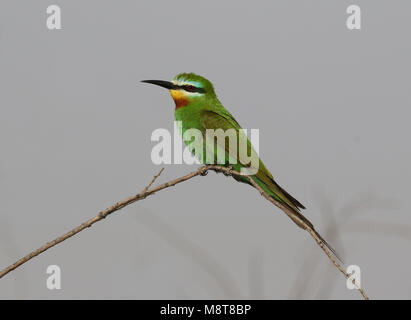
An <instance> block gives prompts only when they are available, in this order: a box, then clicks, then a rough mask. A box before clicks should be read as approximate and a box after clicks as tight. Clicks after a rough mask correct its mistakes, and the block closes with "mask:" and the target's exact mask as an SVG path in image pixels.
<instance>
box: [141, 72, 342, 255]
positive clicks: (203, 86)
mask: <svg viewBox="0 0 411 320" xmlns="http://www.w3.org/2000/svg"><path fill="white" fill-rule="evenodd" d="M143 82H146V83H151V84H155V85H158V86H161V87H164V88H166V89H168V90H170V93H171V96H172V97H173V99H174V102H175V103H176V110H175V120H176V121H181V133H182V135H183V140H184V142H185V143H186V145H187V147H188V148H189V150H190V151H191V152H193V151H198V150H199V149H200V150H201V152H200V153H198V152H194V154H195V155H196V156H197V157H198V159H199V160H200V162H201V163H203V164H211V163H212V164H217V165H221V166H225V167H228V166H232V168H233V169H234V170H235V171H238V172H242V169H247V168H248V169H254V171H253V173H250V172H248V175H249V177H251V178H252V179H253V180H254V181H255V182H256V183H257V184H258V185H259V186H260V187H261V188H262V189H263V190H264V191H265V192H266V193H267V194H268V195H270V196H271V197H272V198H274V199H275V200H277V201H279V202H281V203H282V204H283V205H285V206H286V207H288V208H289V209H290V210H287V214H288V215H289V214H290V212H289V211H291V213H292V216H290V218H292V220H293V221H294V222H295V223H296V224H297V225H298V226H299V227H301V228H303V229H306V228H307V226H309V227H310V228H311V230H312V231H313V232H315V234H316V235H317V236H318V238H319V239H321V241H322V242H323V244H325V245H326V246H327V247H328V248H329V249H330V250H331V251H332V252H333V253H334V254H335V255H336V257H337V258H338V255H337V254H336V253H335V250H334V249H333V248H332V247H331V246H330V245H329V244H328V243H327V242H326V241H325V240H324V239H323V238H322V237H321V235H320V234H319V233H318V232H317V231H315V229H314V226H313V225H312V223H311V222H310V221H309V220H308V219H307V218H305V217H304V216H303V215H302V214H301V212H300V209H305V208H304V206H303V205H302V204H301V203H300V202H299V201H298V200H296V199H295V198H294V197H292V196H291V195H290V194H289V193H288V192H286V191H285V190H284V189H283V188H281V187H280V186H279V185H278V184H277V183H276V182H275V181H274V178H273V176H272V174H271V173H270V171H268V169H267V168H266V167H265V165H264V164H263V162H262V161H261V159H260V158H258V156H257V155H256V153H255V151H254V149H253V147H252V145H251V143H250V141H249V140H248V139H247V138H246V137H245V136H244V134H243V133H242V131H241V126H240V125H239V124H238V122H237V121H236V120H235V119H234V117H233V116H232V115H231V114H230V113H229V112H228V111H227V110H226V109H225V108H224V107H223V105H222V104H221V103H220V101H219V100H218V98H217V96H216V94H215V92H214V87H213V85H212V83H211V82H210V81H208V80H207V79H205V78H203V77H201V76H199V75H196V74H194V73H181V74H179V75H177V76H176V77H175V78H174V80H173V81H172V82H169V81H163V80H144V81H143ZM190 129H197V132H196V134H197V135H198V136H200V137H202V138H203V139H202V141H198V139H196V138H194V139H193V137H189V133H191V132H192V131H191V130H190ZM207 129H213V130H218V129H221V130H223V131H224V132H227V130H231V131H233V132H234V133H235V135H237V137H239V136H241V135H242V137H245V139H244V141H246V144H247V147H248V150H249V151H248V152H247V153H248V155H250V154H253V153H254V155H255V157H253V158H252V159H253V160H255V161H251V163H249V162H247V161H244V162H243V163H241V160H242V157H241V156H239V154H240V155H244V150H243V153H241V151H239V148H238V146H239V143H238V141H237V140H238V139H235V140H236V141H237V150H234V151H233V149H236V148H232V147H231V148H230V147H229V146H230V145H229V139H220V140H218V139H217V143H215V139H214V136H212V134H210V132H207ZM185 134H187V135H185ZM207 137H212V140H211V139H207ZM204 142H206V143H204ZM207 150H210V151H212V152H213V154H214V155H215V156H217V155H218V153H219V152H218V151H220V153H222V154H223V155H224V156H225V158H224V159H222V160H223V161H221V164H218V163H217V162H215V160H217V157H216V158H215V159H207V156H206V154H207ZM207 160H211V163H210V162H207ZM232 160H236V163H233V161H232ZM247 160H248V159H247ZM253 163H254V166H253ZM257 163H258V168H257V165H256V164H257ZM257 169H258V170H257ZM235 179H236V180H238V181H241V182H244V183H247V184H251V183H250V181H249V180H248V179H247V178H245V177H243V176H240V177H238V176H235ZM294 218H298V219H294ZM301 220H302V221H304V222H305V225H304V224H303V223H301ZM338 259H339V258H338ZM340 260H341V259H340Z"/></svg>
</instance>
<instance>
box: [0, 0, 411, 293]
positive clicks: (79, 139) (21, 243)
mask: <svg viewBox="0 0 411 320" xmlns="http://www.w3.org/2000/svg"><path fill="white" fill-rule="evenodd" d="M354 2H355V4H357V5H359V6H360V8H361V12H362V29H361V30H348V29H347V27H346V19H347V17H348V14H347V13H346V9H347V7H348V6H349V5H350V4H353V1H345V0H341V1H338V2H337V1H326V0H317V1H295V0H287V1H286V0H281V1H253V2H250V1H214V0H213V1H211V0H209V1H188V0H187V1H180V0H176V1H96V0H95V1H91V0H87V1H80V0H71V1H61V0H60V1H57V0H55V1H52V2H50V1H43V0H37V1H28V0H25V1H21V0H20V1H19V0H13V1H11V0H3V1H1V2H0V268H5V267H6V266H8V265H9V264H12V263H14V262H15V261H16V260H17V259H19V258H20V257H21V256H23V255H25V254H27V253H28V252H30V251H31V250H33V249H36V248H38V247H40V246H41V245H43V244H44V243H45V242H47V241H50V240H52V239H54V238H55V237H57V236H59V235H61V234H62V233H65V232H67V231H68V230H70V229H71V228H73V227H75V226H77V225H78V224H80V223H82V222H84V221H85V220H87V219H89V218H91V217H92V216H94V215H96V214H97V212H98V211H100V210H102V209H105V208H106V207H108V206H110V205H111V204H113V203H115V202H116V201H118V200H122V199H124V198H126V197H128V196H130V195H133V194H136V193H138V192H139V191H141V190H142V189H143V188H144V187H145V186H146V185H147V183H148V182H149V181H150V180H151V179H152V177H153V175H154V174H156V173H157V172H158V171H159V170H160V166H156V165H154V164H153V163H152V161H151V158H150V153H151V149H152V147H153V146H154V145H155V142H151V141H150V137H151V133H152V132H153V131H154V130H155V129H157V128H165V129H168V130H170V131H171V132H172V130H173V119H174V118H173V112H174V103H173V101H172V99H171V97H170V96H169V94H168V92H167V91H166V90H164V89H160V88H158V87H155V86H149V85H145V84H142V83H140V82H139V81H140V80H143V79H163V80H171V79H172V78H173V77H174V76H175V75H176V74H178V73H180V72H195V73H198V74H201V75H203V76H205V77H206V78H208V79H210V80H211V81H212V82H213V83H214V85H215V89H216V92H217V94H218V96H219V98H220V100H221V102H222V103H223V104H224V105H225V107H226V108H227V109H228V110H229V111H230V112H231V113H232V114H233V115H234V117H235V118H236V119H237V120H238V122H239V123H240V124H241V125H242V126H243V128H248V129H251V128H258V129H259V130H260V155H261V157H262V159H263V161H264V162H265V164H266V166H267V167H268V168H269V169H270V170H271V172H272V173H273V175H274V177H275V178H276V180H277V182H278V183H279V184H280V185H281V186H283V187H284V188H285V189H286V190H287V191H289V192H290V193H291V194H292V195H294V196H295V197H296V198H297V199H298V200H300V201H301V202H302V203H303V204H304V205H305V206H306V207H307V208H308V209H307V210H305V211H304V214H305V215H306V216H307V217H308V218H309V219H310V220H311V221H312V222H313V223H314V225H315V226H316V228H317V229H318V230H319V231H320V232H321V233H322V234H323V236H324V237H325V238H326V239H327V241H328V242H329V243H331V244H332V245H333V246H334V247H335V249H336V250H337V251H338V252H339V253H340V255H341V256H343V258H344V261H345V263H346V266H348V265H351V264H355V265H358V266H359V267H360V268H361V282H362V286H363V287H364V289H365V290H366V292H367V293H368V295H369V296H370V298H384V299H394V298H399V299H409V298H411V278H410V277H409V270H410V268H411V255H410V250H409V245H410V241H411V216H410V212H409V206H408V202H409V197H410V195H409V193H410V183H409V182H410V178H411V172H410V163H411V148H410V143H409V137H410V126H409V119H410V115H411V112H410V102H411V94H410V71H411V70H410V60H409V59H410V53H411V44H410V41H408V40H407V39H408V37H409V30H410V27H411V19H410V16H409V12H410V10H411V3H410V2H406V1H398V0H394V1H386V0H385V1H378V0H375V1H363V0H356V1H354ZM50 4H56V5H59V6H60V8H61V14H62V18H61V19H62V20H61V22H62V29H61V30H49V29H47V27H46V19H47V16H48V15H47V13H46V8H47V7H48V6H49V5H50ZM164 167H165V171H164V173H163V174H162V176H161V177H160V178H159V179H158V181H157V183H161V182H165V181H168V180H171V179H173V178H176V177H179V176H181V175H184V174H186V173H188V172H190V171H193V170H195V169H196V168H197V166H196V165H192V166H190V165H186V164H182V165H166V166H164ZM54 264H55V265H58V266H60V268H61V286H62V288H61V290H49V289H47V287H46V279H47V277H48V274H47V273H46V269H47V266H49V265H54ZM0 298H2V299H70V298H79V299H86V298H91V299H94V298H95V299H100V298H112V299H197V298H201V299H209V298H214V299H234V298H247V299H248V298H250V299H290V298H293V299H360V298H361V296H360V294H359V293H358V292H356V291H355V290H348V289H347V287H346V280H345V279H344V277H343V276H342V274H340V273H339V272H338V270H337V269H335V268H334V266H333V265H332V264H331V263H330V262H329V260H328V259H327V257H326V256H325V255H324V253H323V252H322V251H321V250H320V248H319V247H318V246H317V245H316V243H315V242H314V240H313V239H312V238H311V237H310V236H309V235H308V233H306V232H304V231H302V230H301V229H299V228H297V227H296V226H295V224H294V223H293V222H292V221H290V220H289V219H288V218H287V217H286V216H285V215H284V214H283V213H282V212H281V211H280V210H278V209H277V208H275V207H273V206H272V204H270V203H269V202H267V201H266V200H264V199H263V198H262V197H261V196H260V194H259V193H258V192H257V191H255V190H254V189H252V188H251V187H249V186H247V185H244V184H240V183H237V182H235V181H234V180H233V179H231V178H226V177H224V176H223V175H221V174H220V175H216V174H214V173H210V174H209V175H208V176H207V177H206V178H203V177H198V178H195V179H192V180H190V181H188V182H185V183H183V184H181V185H179V186H177V187H174V188H169V189H166V190H164V191H162V192H159V193H157V194H156V195H154V196H152V197H150V198H147V199H146V200H144V201H141V202H138V203H136V204H133V205H131V206H129V207H127V208H125V209H123V210H121V211H120V212H117V213H115V214H113V215H112V216H110V217H109V218H108V219H106V220H104V221H103V222H100V223H98V224H96V225H94V226H93V227H92V228H90V229H87V230H85V231H83V232H81V233H80V234H79V235H77V236H75V237H73V238H71V239H69V240H67V241H65V242H63V243H62V244H60V245H58V246H56V247H54V248H52V249H51V250H49V251H47V252H45V253H43V254H42V255H40V256H39V257H37V258H35V259H33V260H31V261H30V262H28V263H26V264H25V265H23V266H22V267H20V268H19V269H17V270H16V271H13V272H12V273H10V274H8V275H7V276H5V277H4V278H3V279H1V280H0Z"/></svg>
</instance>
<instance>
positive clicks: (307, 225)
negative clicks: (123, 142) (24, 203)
mask: <svg viewBox="0 0 411 320" xmlns="http://www.w3.org/2000/svg"><path fill="white" fill-rule="evenodd" d="M163 170H164V168H163V169H161V170H160V172H159V173H158V174H157V175H156V176H154V177H153V179H152V180H151V181H150V183H149V184H148V185H147V186H146V187H145V188H144V189H143V191H141V192H140V193H138V194H136V195H134V196H131V197H129V198H127V199H125V200H123V201H120V202H117V203H115V204H114V205H112V206H111V207H109V208H107V209H105V210H103V211H101V212H99V213H98V214H97V215H96V216H95V217H93V218H91V219H89V220H88V221H86V222H84V223H82V224H81V225H79V226H78V227H76V228H74V229H72V230H71V231H69V232H67V233H66V234H64V235H62V236H60V237H58V238H56V239H54V240H53V241H50V242H47V243H46V244H45V245H43V246H42V247H40V248H38V249H37V250H34V251H32V252H31V253H29V254H28V255H26V256H25V257H23V258H21V259H20V260H18V261H17V262H15V263H14V264H12V265H10V266H8V267H7V268H5V269H4V270H2V271H0V279H1V278H3V277H4V276H5V275H6V274H8V273H9V272H11V271H13V270H15V269H16V268H18V267H20V266H21V265H23V264H24V263H26V262H27V261H29V260H31V259H32V258H34V257H36V256H38V255H39V254H41V253H43V252H44V251H46V250H48V249H50V248H51V247H54V246H55V245H57V244H59V243H60V242H63V241H65V240H67V239H68V238H70V237H72V236H74V235H76V234H77V233H79V232H81V231H83V230H84V229H85V228H89V227H91V226H92V225H93V224H95V223H96V222H98V221H100V220H102V219H104V218H106V217H107V216H108V215H110V214H111V213H113V212H115V211H118V210H120V209H122V208H124V207H126V206H128V205H130V204H132V203H134V202H136V201H139V200H142V199H145V198H146V197H148V196H151V195H153V194H154V193H156V192H158V191H160V190H163V189H166V188H168V187H171V186H175V185H177V184H179V183H181V182H184V181H187V180H189V179H191V178H194V177H196V176H199V175H201V176H205V175H206V174H207V172H208V171H210V170H211V171H215V172H222V173H224V174H225V175H229V176H242V177H245V178H246V179H248V181H249V182H250V184H251V185H253V186H254V187H255V188H256V189H257V190H258V191H259V192H260V193H261V195H262V196H263V197H264V198H266V199H267V200H268V201H270V202H271V203H273V204H274V205H275V206H277V207H278V208H280V209H281V210H282V211H283V212H284V213H285V214H286V215H288V216H289V217H290V218H291V219H292V220H293V221H294V222H295V223H296V224H297V225H298V226H300V227H301V228H302V229H304V230H306V231H307V232H308V233H309V234H310V235H311V236H312V237H313V238H314V240H315V241H316V242H317V244H318V245H319V246H320V248H321V249H322V250H323V251H324V253H325V254H326V255H327V257H328V258H329V259H330V261H331V262H332V263H333V264H334V265H335V266H336V267H337V269H338V270H339V271H340V272H341V273H342V274H344V276H345V277H346V278H347V279H349V278H350V275H349V274H348V273H347V272H345V270H344V269H343V268H342V267H341V265H340V264H339V263H338V262H337V261H336V260H335V259H334V257H333V255H332V254H331V252H330V251H329V250H328V249H327V247H326V246H325V244H324V241H323V239H322V238H321V236H320V235H319V233H318V232H317V231H315V229H314V227H313V225H312V224H311V222H309V221H308V220H307V219H306V218H305V217H304V216H302V215H300V216H298V215H296V214H295V212H294V211H292V210H291V209H290V208H289V207H287V206H286V205H284V204H283V203H281V202H279V201H277V200H275V199H274V198H272V197H271V196H270V195H268V194H267V193H266V192H265V191H264V190H263V189H262V188H261V187H260V186H259V185H258V184H257V183H256V182H255V181H254V180H253V179H252V178H251V177H250V176H247V175H243V174H241V173H240V172H237V171H234V170H232V168H230V167H228V168H227V167H221V166H216V165H206V166H202V167H200V168H199V169H198V170H196V171H193V172H191V173H189V174H187V175H185V176H183V177H180V178H177V179H174V180H171V181H169V182H166V183H163V184H160V185H158V186H157V187H153V188H152V189H150V188H151V186H152V185H153V183H154V182H155V181H156V179H157V178H158V177H159V176H160V175H161V173H162V172H163ZM351 281H352V283H353V284H354V285H355V286H356V287H357V289H358V290H359V291H360V293H361V294H362V296H363V297H364V299H367V300H368V296H367V295H366V294H365V292H364V290H363V289H362V288H360V287H359V286H358V285H357V284H356V283H355V280H354V279H351Z"/></svg>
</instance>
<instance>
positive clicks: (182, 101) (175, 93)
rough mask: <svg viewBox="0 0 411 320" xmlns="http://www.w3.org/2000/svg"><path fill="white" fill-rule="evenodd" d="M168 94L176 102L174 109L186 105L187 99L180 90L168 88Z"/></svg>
mask: <svg viewBox="0 0 411 320" xmlns="http://www.w3.org/2000/svg"><path fill="white" fill-rule="evenodd" d="M170 94H171V96H172V97H173V100H174V102H175V104H176V109H178V108H181V107H184V106H186V105H188V102H189V101H188V99H187V96H186V95H185V94H184V92H183V91H182V90H170Z"/></svg>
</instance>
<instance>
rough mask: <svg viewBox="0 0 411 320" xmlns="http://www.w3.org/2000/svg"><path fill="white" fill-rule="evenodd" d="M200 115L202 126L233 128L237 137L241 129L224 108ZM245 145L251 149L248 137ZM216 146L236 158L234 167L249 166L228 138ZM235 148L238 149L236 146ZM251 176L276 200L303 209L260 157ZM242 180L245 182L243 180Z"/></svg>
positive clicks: (293, 207) (208, 127)
mask: <svg viewBox="0 0 411 320" xmlns="http://www.w3.org/2000/svg"><path fill="white" fill-rule="evenodd" d="M200 115H201V121H202V123H203V126H204V128H206V129H214V130H217V129H222V130H224V131H226V130H228V129H235V130H236V131H237V137H238V132H239V130H240V129H241V127H240V125H239V124H238V122H237V121H236V120H235V119H234V118H233V116H232V115H231V114H230V113H228V112H227V111H226V110H224V111H223V112H221V113H220V110H219V113H217V112H214V111H209V110H204V111H202V112H201V114H200ZM220 143H221V141H220ZM217 144H218V141H217ZM247 145H248V149H249V150H251V148H252V145H251V142H250V141H249V140H248V139H247ZM217 148H223V149H224V150H225V152H227V153H228V154H229V155H230V156H232V157H234V158H235V159H237V163H238V164H239V165H237V166H234V168H235V169H236V167H238V166H239V167H250V164H241V163H240V159H239V157H238V152H237V154H234V153H233V152H232V151H231V150H230V148H229V142H228V139H225V142H224V145H217ZM237 150H238V147H237ZM252 177H253V179H254V180H255V181H256V182H257V183H259V184H260V185H261V187H263V189H265V190H266V191H267V192H268V193H269V194H271V195H272V196H274V198H276V199H277V200H280V201H282V202H284V203H286V204H287V205H288V206H290V207H291V208H292V209H294V210H296V211H297V212H299V208H302V209H305V207H304V206H303V205H302V204H301V203H300V202H299V201H297V200H296V199H295V198H293V197H292V196H291V195H290V194H289V193H288V192H287V191H285V190H284V189H283V188H281V187H280V186H279V185H278V184H277V183H276V182H275V181H274V178H273V176H272V174H271V173H270V171H268V169H267V168H266V167H265V165H264V163H263V162H262V161H261V159H259V166H258V172H257V174H255V175H254V176H252ZM242 181H243V182H246V181H244V180H242ZM247 181H248V180H247Z"/></svg>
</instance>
